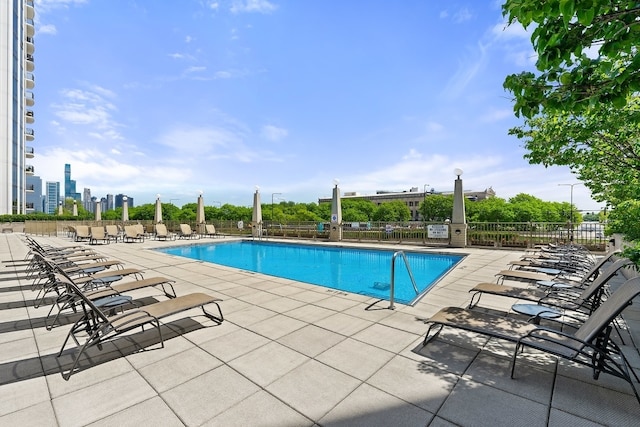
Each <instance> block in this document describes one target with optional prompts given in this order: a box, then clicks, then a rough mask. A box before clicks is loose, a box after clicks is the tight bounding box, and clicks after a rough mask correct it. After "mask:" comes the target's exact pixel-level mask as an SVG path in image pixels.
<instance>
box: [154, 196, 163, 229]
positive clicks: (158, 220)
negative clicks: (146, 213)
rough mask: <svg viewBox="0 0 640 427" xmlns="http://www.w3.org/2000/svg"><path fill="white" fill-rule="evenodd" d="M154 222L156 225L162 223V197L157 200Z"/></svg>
mask: <svg viewBox="0 0 640 427" xmlns="http://www.w3.org/2000/svg"><path fill="white" fill-rule="evenodd" d="M153 222H154V223H156V224H160V223H162V203H160V195H158V198H157V199H156V212H155V215H153Z"/></svg>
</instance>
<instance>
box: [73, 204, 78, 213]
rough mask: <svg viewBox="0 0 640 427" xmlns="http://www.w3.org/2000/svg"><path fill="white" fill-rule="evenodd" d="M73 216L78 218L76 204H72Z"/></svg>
mask: <svg viewBox="0 0 640 427" xmlns="http://www.w3.org/2000/svg"><path fill="white" fill-rule="evenodd" d="M73 216H78V204H77V203H76V202H75V201H74V202H73Z"/></svg>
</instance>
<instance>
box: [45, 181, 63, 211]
mask: <svg viewBox="0 0 640 427" xmlns="http://www.w3.org/2000/svg"><path fill="white" fill-rule="evenodd" d="M46 187H47V194H46V200H45V207H44V211H45V212H46V213H48V214H56V213H58V203H59V202H60V201H61V200H60V183H59V182H57V181H56V182H53V181H47V183H46Z"/></svg>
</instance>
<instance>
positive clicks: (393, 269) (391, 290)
mask: <svg viewBox="0 0 640 427" xmlns="http://www.w3.org/2000/svg"><path fill="white" fill-rule="evenodd" d="M398 255H402V259H403V260H404V265H405V266H406V267H407V272H408V273H409V278H410V279H411V284H412V285H413V290H414V291H416V295H418V294H419V293H420V292H419V291H418V286H417V285H416V279H414V278H413V272H412V271H411V266H410V265H409V260H408V259H407V255H406V254H405V253H404V251H396V252H394V254H393V256H392V257H391V286H390V287H389V309H390V310H394V309H395V306H394V305H393V296H394V295H393V294H394V292H395V284H396V283H395V282H396V257H397V256H398Z"/></svg>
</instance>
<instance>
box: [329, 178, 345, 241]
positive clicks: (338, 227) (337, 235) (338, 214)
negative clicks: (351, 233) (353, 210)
mask: <svg viewBox="0 0 640 427" xmlns="http://www.w3.org/2000/svg"><path fill="white" fill-rule="evenodd" d="M333 183H334V184H335V187H333V196H332V198H331V225H330V227H331V229H330V230H329V240H331V241H340V240H342V203H341V201H340V188H339V187H338V183H339V182H338V180H337V179H335V180H334V181H333Z"/></svg>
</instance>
